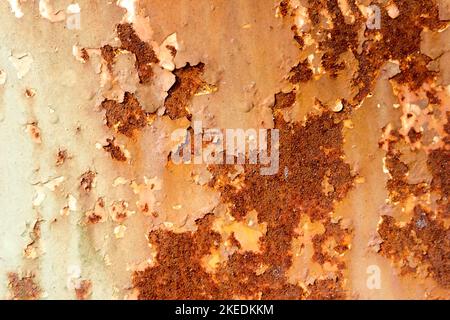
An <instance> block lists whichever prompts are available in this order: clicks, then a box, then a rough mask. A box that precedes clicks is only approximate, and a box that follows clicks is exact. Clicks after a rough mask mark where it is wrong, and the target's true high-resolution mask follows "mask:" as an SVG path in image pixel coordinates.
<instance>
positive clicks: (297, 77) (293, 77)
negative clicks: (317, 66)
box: [289, 60, 313, 84]
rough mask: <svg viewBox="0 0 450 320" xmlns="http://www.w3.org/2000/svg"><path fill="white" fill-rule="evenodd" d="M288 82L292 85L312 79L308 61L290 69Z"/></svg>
mask: <svg viewBox="0 0 450 320" xmlns="http://www.w3.org/2000/svg"><path fill="white" fill-rule="evenodd" d="M290 73H291V74H290V76H289V81H290V82H291V83H293V84H296V83H300V82H307V81H309V80H311V79H312V76H313V72H312V70H311V68H310V67H309V63H308V60H304V61H303V62H299V63H298V64H297V65H296V66H295V67H293V68H292V69H291V72H290Z"/></svg>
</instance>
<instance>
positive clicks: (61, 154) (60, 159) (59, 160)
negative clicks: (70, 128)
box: [56, 149, 69, 167]
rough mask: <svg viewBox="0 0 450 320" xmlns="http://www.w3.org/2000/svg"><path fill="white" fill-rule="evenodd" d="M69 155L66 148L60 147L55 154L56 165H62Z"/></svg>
mask: <svg viewBox="0 0 450 320" xmlns="http://www.w3.org/2000/svg"><path fill="white" fill-rule="evenodd" d="M68 157H69V155H68V153H67V150H66V149H60V150H59V151H58V153H57V155H56V166H58V167H59V166H62V165H63V164H64V162H66V160H67V159H68Z"/></svg>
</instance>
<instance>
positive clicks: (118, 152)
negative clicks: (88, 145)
mask: <svg viewBox="0 0 450 320" xmlns="http://www.w3.org/2000/svg"><path fill="white" fill-rule="evenodd" d="M115 140H116V138H112V139H110V138H107V139H106V142H107V143H108V144H107V145H106V146H103V149H104V150H105V151H106V152H109V154H110V155H111V158H112V159H114V160H117V161H127V157H126V156H125V154H124V153H123V151H122V149H120V147H119V146H118V145H116V144H115V142H114V141H115Z"/></svg>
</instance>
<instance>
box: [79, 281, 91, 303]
mask: <svg viewBox="0 0 450 320" xmlns="http://www.w3.org/2000/svg"><path fill="white" fill-rule="evenodd" d="M91 294H92V282H91V281H90V280H81V281H80V283H79V285H78V286H77V287H76V288H75V297H76V299H77V300H87V299H89V297H90V296H91Z"/></svg>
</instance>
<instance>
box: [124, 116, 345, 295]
mask: <svg viewBox="0 0 450 320" xmlns="http://www.w3.org/2000/svg"><path fill="white" fill-rule="evenodd" d="M276 127H277V128H278V129H279V130H280V137H281V138H280V140H281V141H280V156H281V159H280V167H281V168H285V167H287V168H288V169H289V176H288V178H287V179H286V178H285V176H284V173H283V170H280V171H281V172H279V173H278V174H276V175H273V176H262V175H260V173H259V165H244V172H243V173H242V175H243V178H244V180H243V181H244V186H243V187H242V188H241V189H237V188H236V187H235V186H233V185H232V184H231V183H230V181H229V179H227V176H228V173H229V172H233V170H235V169H234V167H233V166H229V167H225V166H220V165H217V166H211V167H210V170H211V171H212V173H213V180H212V182H211V184H210V185H211V186H214V187H215V188H218V190H219V191H221V197H222V201H223V202H224V203H229V204H230V210H231V214H232V215H233V216H234V217H235V218H236V219H238V220H242V219H244V218H245V217H246V215H247V213H248V212H250V211H252V210H256V212H257V213H258V221H259V223H266V224H267V233H266V234H265V236H262V237H261V238H260V240H259V241H260V250H261V253H254V252H248V251H244V252H235V253H234V254H232V255H231V256H230V257H229V260H228V261H226V262H223V263H221V264H220V266H219V267H218V268H217V271H216V272H215V273H214V275H211V274H209V273H207V272H206V271H205V270H204V269H203V268H202V267H201V259H202V258H203V257H204V256H205V255H208V254H209V253H210V252H211V250H212V249H217V248H218V245H219V244H220V242H221V241H226V240H227V239H221V236H220V235H219V234H217V233H215V232H213V231H212V230H211V223H212V219H214V216H212V215H209V216H207V217H205V218H204V219H201V220H199V221H197V224H198V230H197V231H196V232H194V233H183V234H175V233H172V232H169V231H161V230H159V231H154V232H152V233H151V234H150V242H151V243H152V244H154V245H155V246H156V248H157V250H158V254H157V257H156V259H157V262H156V265H155V266H154V267H151V268H148V269H146V270H145V271H142V272H136V273H135V275H134V277H133V283H134V286H135V287H136V288H137V289H138V292H139V298H141V299H181V298H182V299H231V298H251V299H258V298H262V299H303V298H306V297H307V294H306V292H305V291H304V290H303V289H302V288H301V287H299V286H297V285H294V284H291V283H289V282H288V280H287V275H286V272H287V271H288V269H289V267H290V266H291V264H292V253H291V243H292V240H293V238H294V237H296V236H297V233H296V231H295V228H296V227H297V225H298V223H299V221H300V217H301V216H302V215H305V214H306V215H309V216H310V217H311V218H312V219H313V220H324V221H328V220H329V217H328V214H329V212H330V211H332V209H333V207H334V201H335V200H340V199H342V198H343V197H344V196H345V194H346V193H347V192H348V190H349V189H350V188H351V187H352V183H353V177H352V175H351V173H350V167H349V165H348V164H346V163H344V162H343V160H342V155H343V151H342V143H343V136H342V124H341V123H340V122H339V121H337V120H336V117H335V116H334V115H333V114H332V113H330V112H325V113H324V114H322V115H317V116H312V117H311V118H310V119H309V120H308V121H307V122H306V124H305V125H304V126H302V125H301V124H288V123H286V122H284V121H283V120H282V119H281V118H277V119H276ZM327 172H328V173H327ZM325 174H329V181H330V184H331V185H333V187H334V191H333V192H330V193H329V194H328V195H325V194H323V192H322V186H321V181H322V179H323V177H324V176H325ZM328 229H329V231H328V233H327V235H326V237H333V238H334V239H335V240H336V250H337V251H338V252H340V253H342V252H344V251H346V250H347V249H348V248H347V246H346V245H347V242H346V241H347V240H345V241H344V234H345V233H346V232H345V231H342V230H337V229H338V227H333V226H332V225H330V226H329V227H328ZM319 242H320V241H319ZM318 250H319V249H318ZM322 250H323V249H320V251H322ZM262 266H266V268H264V272H260V270H261V267H262ZM339 267H340V268H344V267H345V265H344V264H343V263H341V262H340V265H339ZM321 285H322V284H320V283H318V287H317V288H316V291H315V292H316V293H315V296H317V297H320V298H326V297H336V298H337V297H342V295H341V294H340V292H341V290H342V288H341V285H342V283H341V282H339V280H337V281H336V282H334V285H333V286H328V287H327V288H326V292H322V293H320V291H321V290H322V289H321V287H320V286H321ZM313 286H316V285H315V284H314V285H313Z"/></svg>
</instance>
